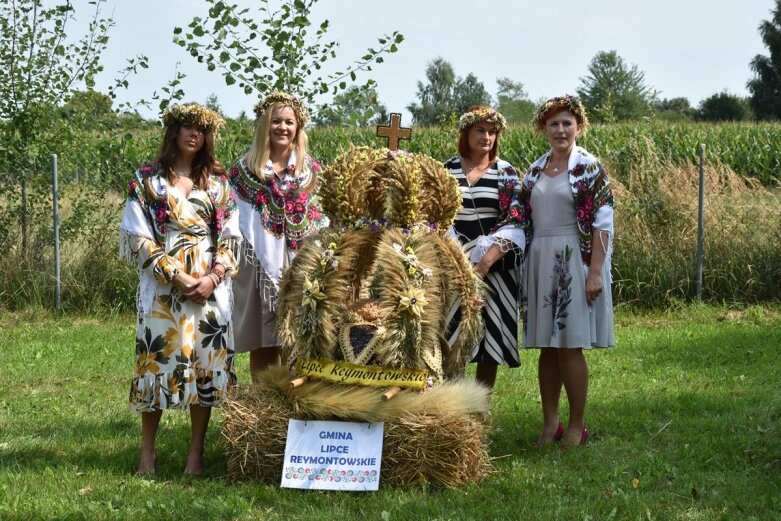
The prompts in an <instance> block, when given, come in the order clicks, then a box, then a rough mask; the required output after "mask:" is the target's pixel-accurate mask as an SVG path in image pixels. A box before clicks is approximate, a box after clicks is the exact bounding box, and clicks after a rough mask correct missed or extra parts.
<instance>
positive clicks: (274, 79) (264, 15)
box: [174, 0, 404, 105]
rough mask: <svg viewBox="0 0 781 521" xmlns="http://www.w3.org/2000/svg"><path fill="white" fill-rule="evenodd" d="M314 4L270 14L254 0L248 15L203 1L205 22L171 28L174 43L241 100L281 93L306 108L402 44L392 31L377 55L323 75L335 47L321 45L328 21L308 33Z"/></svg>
mask: <svg viewBox="0 0 781 521" xmlns="http://www.w3.org/2000/svg"><path fill="white" fill-rule="evenodd" d="M317 1H318V0H281V1H280V2H279V4H280V5H279V7H278V8H275V7H272V5H271V0H260V6H259V7H258V8H257V11H256V12H255V13H251V12H250V9H240V8H239V7H238V6H236V5H234V4H231V3H229V2H225V1H223V0H206V3H208V4H209V6H210V7H209V18H208V19H207V20H203V19H201V18H200V17H195V18H193V20H192V21H191V22H190V24H189V25H188V30H187V31H185V30H183V29H182V28H181V27H176V28H174V42H176V43H177V44H179V45H180V46H182V47H184V48H185V49H187V51H188V52H189V53H190V55H192V56H193V57H194V58H195V59H197V60H198V61H199V62H200V63H205V64H206V67H207V68H208V69H209V70H210V71H213V70H219V71H220V72H221V74H222V75H223V77H224V79H225V83H226V84H227V85H233V84H237V85H238V87H240V88H241V89H243V90H244V92H245V93H246V94H251V93H253V92H255V93H258V94H264V93H266V92H269V91H272V90H283V91H287V92H292V93H295V94H297V95H299V96H301V97H303V98H304V99H305V100H306V101H307V102H308V103H309V104H310V105H311V104H314V102H315V97H316V96H317V95H319V94H325V93H327V92H329V91H331V93H332V94H336V93H338V92H339V91H344V90H345V89H347V86H348V81H353V82H354V81H355V80H356V78H357V73H358V72H360V71H371V70H372V67H373V66H374V65H375V64H378V63H382V62H383V59H384V55H386V54H389V53H394V52H396V50H397V49H398V45H399V44H400V43H401V42H402V41H403V40H404V36H403V35H402V34H400V33H399V32H398V31H394V32H393V33H392V34H390V35H383V36H382V37H380V38H379V39H378V43H379V45H380V47H379V48H378V49H373V48H370V49H368V50H367V51H366V54H364V55H363V56H362V57H361V58H360V59H359V60H356V61H354V62H353V63H351V64H350V65H348V66H346V67H344V68H341V69H339V70H336V71H333V72H331V73H326V72H325V71H324V66H325V65H326V64H328V62H331V61H332V60H333V59H335V58H336V51H337V48H338V45H339V44H338V42H336V41H326V40H324V38H325V36H326V33H327V32H328V27H329V22H328V20H324V21H323V22H321V23H320V24H319V25H317V26H316V29H315V30H314V31H312V30H311V29H312V25H313V22H312V20H311V19H310V14H311V9H312V6H313V5H314V4H315V3H317Z"/></svg>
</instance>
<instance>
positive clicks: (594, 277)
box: [586, 270, 605, 305]
mask: <svg viewBox="0 0 781 521" xmlns="http://www.w3.org/2000/svg"><path fill="white" fill-rule="evenodd" d="M604 286H605V283H604V282H603V281H602V274H601V273H599V272H598V271H596V270H589V273H588V277H586V300H587V301H588V303H589V305H591V304H592V303H593V302H594V301H595V300H596V299H597V297H599V295H600V294H601V293H602V290H603V289H604Z"/></svg>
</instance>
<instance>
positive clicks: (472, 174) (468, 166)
mask: <svg viewBox="0 0 781 521" xmlns="http://www.w3.org/2000/svg"><path fill="white" fill-rule="evenodd" d="M458 129H459V132H460V135H459V141H458V151H459V155H458V156H456V157H453V158H451V159H449V160H448V161H447V162H445V168H447V169H448V170H449V171H450V173H451V174H453V176H455V178H456V179H457V180H458V184H459V187H460V189H461V197H462V199H463V206H462V208H461V210H460V211H459V213H458V215H457V216H456V220H455V223H454V225H453V230H454V231H455V235H456V237H457V238H458V239H459V241H460V242H461V243H462V244H463V245H464V249H465V250H466V253H467V255H469V256H470V259H471V261H472V262H473V263H474V265H475V271H476V272H477V274H478V275H479V276H480V277H481V278H482V279H483V281H484V282H485V283H486V285H487V291H486V302H485V305H484V307H483V320H484V323H485V331H484V335H483V338H482V339H480V342H479V343H478V344H477V345H476V346H475V350H474V353H473V355H472V362H476V363H477V372H476V379H477V381H478V382H480V383H482V384H483V385H485V386H486V387H488V388H490V389H493V387H494V382H495V380H496V372H497V369H498V366H499V365H507V366H509V367H518V366H520V363H521V362H520V358H519V356H518V312H519V286H518V283H519V279H520V269H519V264H520V260H519V256H516V255H515V251H516V250H517V251H520V249H521V248H522V247H523V232H522V230H521V228H520V221H518V219H517V217H518V215H519V209H518V189H519V186H520V179H519V176H518V171H517V170H516V169H515V167H513V166H512V165H511V164H510V163H508V162H507V161H504V160H502V159H499V157H497V154H498V150H499V136H500V135H501V133H502V132H503V131H504V130H506V129H507V124H506V122H505V120H504V117H503V116H502V115H501V114H500V113H498V112H496V111H495V110H493V109H492V108H491V107H489V106H487V105H475V106H472V107H470V108H469V110H468V111H467V112H466V113H465V114H463V115H462V116H461V118H460V119H459V121H458ZM459 313H460V308H459V307H458V303H457V305H456V307H454V308H453V309H452V310H451V312H450V317H449V318H450V321H451V324H457V323H458V319H459ZM457 335H458V330H457V328H451V331H449V332H448V342H449V343H450V344H451V345H452V344H453V343H454V342H455V340H456V338H457Z"/></svg>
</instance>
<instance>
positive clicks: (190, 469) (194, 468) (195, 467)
mask: <svg viewBox="0 0 781 521" xmlns="http://www.w3.org/2000/svg"><path fill="white" fill-rule="evenodd" d="M205 467H206V464H205V463H204V459H203V453H202V452H192V451H191V452H190V453H189V454H188V455H187V465H186V466H185V467H184V473H185V475H187V476H203V471H204V468H205Z"/></svg>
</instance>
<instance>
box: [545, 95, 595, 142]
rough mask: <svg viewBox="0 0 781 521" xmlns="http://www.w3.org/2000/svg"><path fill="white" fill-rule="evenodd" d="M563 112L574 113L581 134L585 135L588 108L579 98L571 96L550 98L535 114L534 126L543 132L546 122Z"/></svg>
mask: <svg viewBox="0 0 781 521" xmlns="http://www.w3.org/2000/svg"><path fill="white" fill-rule="evenodd" d="M562 110H568V111H570V112H572V114H573V115H574V116H575V119H576V120H577V121H578V123H580V129H581V133H582V134H585V133H586V129H588V116H587V115H586V107H584V106H583V104H582V103H581V102H580V100H579V99H578V98H576V97H574V96H570V95H569V94H565V95H564V96H554V97H553V98H548V99H547V100H545V102H544V103H543V104H542V105H540V108H538V109H537V112H536V113H535V114H534V118H533V119H532V125H534V128H535V130H537V131H538V132H542V131H543V130H544V129H545V122H546V121H547V120H548V118H549V117H550V116H551V115H553V114H554V113H556V112H560V111H562Z"/></svg>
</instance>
